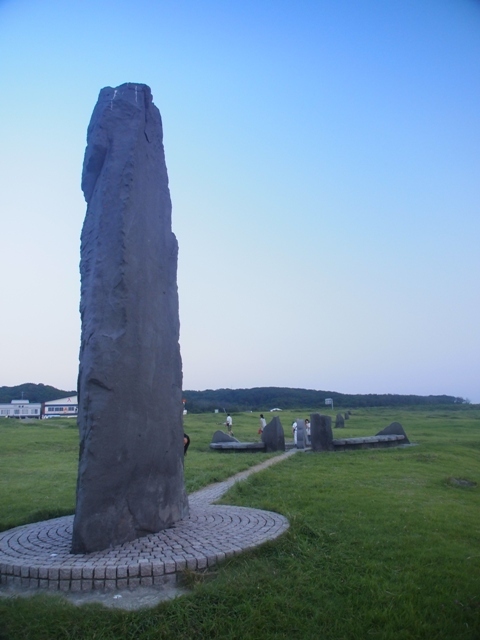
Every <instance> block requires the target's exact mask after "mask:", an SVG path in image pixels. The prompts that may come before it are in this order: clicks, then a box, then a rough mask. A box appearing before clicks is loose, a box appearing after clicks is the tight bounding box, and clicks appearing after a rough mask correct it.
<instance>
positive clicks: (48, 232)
mask: <svg viewBox="0 0 480 640" xmlns="http://www.w3.org/2000/svg"><path fill="white" fill-rule="evenodd" d="M479 34H480V2H478V1H477V0H385V1H383V0H335V2H334V1H332V0H328V1H327V0H298V1H296V2H287V1H286V0H283V1H282V0H276V1H273V0H255V1H253V0H242V2H233V1H229V0H202V2H200V1H194V0H190V1H186V0H165V1H161V0H157V1H155V2H154V1H153V0H136V1H135V2H134V1H133V0H123V1H122V0H116V1H115V2H114V1H113V0H102V2H98V0H82V1H80V0H72V1H71V2H68V3H67V2H64V1H63V0H0V74H1V77H2V81H3V82H2V84H3V88H4V92H3V99H2V100H1V102H0V123H1V125H0V128H1V143H0V212H1V220H2V224H1V236H2V240H3V242H2V251H1V253H0V261H1V269H0V274H1V275H0V277H1V291H2V296H3V305H2V309H3V313H2V321H1V331H0V340H1V348H0V352H1V359H0V386H1V385H8V386H13V385H16V384H20V383H23V382H37V383H38V382H42V383H45V384H51V385H53V386H56V387H59V388H63V389H74V388H75V386H76V376H77V371H78V350H79V340H80V319H79V313H78V305H79V290H80V284H79V270H78V265H79V238H80V231H81V227H82V223H83V218H84V216H85V210H86V205H85V202H84V199H83V195H82V193H81V190H80V178H81V170H82V162H83V154H84V151H85V144H86V130H87V126H88V122H89V119H90V116H91V113H92V110H93V107H94V105H95V102H96V100H97V97H98V93H99V91H100V89H101V88H102V87H105V86H117V85H119V84H122V83H124V82H139V83H140V82H142V83H145V84H148V85H149V86H150V87H151V89H152V93H153V96H154V102H155V104H156V105H157V107H158V108H159V109H160V112H161V114H162V119H163V125H164V144H165V155H166V162H167V167H168V172H169V178H170V190H171V197H172V203H173V230H174V232H175V234H176V235H177V238H178V241H179V246H180V251H179V270H178V286H179V296H180V321H181V335H180V345H181V352H182V358H183V372H184V388H185V389H207V388H213V389H215V388H220V387H231V388H242V387H247V388H248V387H256V386H285V387H302V388H310V389H323V390H331V391H339V392H343V393H402V394H403V393H412V394H420V395H429V394H435V395H436V394H448V395H455V396H461V397H464V398H469V399H470V400H471V401H472V402H480V336H479V329H478V327H479V320H478V318H479V317H480V294H479V284H478V280H479V274H480V252H479V247H478V245H479V238H480V222H479V220H480V215H479V214H480V180H479V176H480V154H479V149H480V117H479V104H480V38H479Z"/></svg>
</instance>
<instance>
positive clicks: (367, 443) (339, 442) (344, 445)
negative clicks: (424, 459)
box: [333, 435, 408, 451]
mask: <svg viewBox="0 0 480 640" xmlns="http://www.w3.org/2000/svg"><path fill="white" fill-rule="evenodd" d="M399 444H408V442H405V436H403V435H377V436H365V437H361V438H334V440H333V448H334V450H335V451H344V450H346V449H375V448H378V447H396V446H398V445H399Z"/></svg>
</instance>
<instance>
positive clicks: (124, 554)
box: [0, 454, 289, 592]
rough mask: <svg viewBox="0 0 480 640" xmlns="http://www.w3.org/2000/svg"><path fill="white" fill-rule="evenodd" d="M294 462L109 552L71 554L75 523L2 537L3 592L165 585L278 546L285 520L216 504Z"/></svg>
mask: <svg viewBox="0 0 480 640" xmlns="http://www.w3.org/2000/svg"><path fill="white" fill-rule="evenodd" d="M288 455H289V454H284V455H282V456H277V457H275V458H271V459H269V460H267V461H266V462H264V463H262V464H260V465H257V466H256V467H253V468H251V469H248V470H247V471H244V472H242V473H239V474H237V475H236V476H233V477H232V478H229V479H228V480H226V481H225V482H219V483H217V484H215V485H210V486H209V487H206V488H205V489H202V490H200V491H197V492H196V493H193V494H191V495H190V496H189V503H190V516H189V517H188V518H187V519H185V520H181V521H179V522H177V523H176V524H175V525H174V526H173V527H172V528H170V529H166V530H164V531H160V532H159V533H156V534H150V535H148V536H145V537H143V538H137V539H136V540H133V541H132V542H129V543H125V544H123V545H119V546H116V547H114V548H112V549H108V550H105V551H99V552H95V553H89V554H71V553H70V545H71V539H72V525H73V516H64V517H62V518H56V519H54V520H46V521H44V522H37V523H34V524H29V525H24V526H22V527H16V528H15V529H10V530H8V531H4V532H2V533H0V584H1V585H2V586H6V587H21V588H44V589H51V590H55V591H58V590H60V591H64V592H67V591H71V592H80V591H91V590H97V589H98V590H113V589H126V588H129V589H131V588H133V587H137V586H154V585H164V584H165V583H166V582H168V581H169V580H172V579H175V577H176V575H177V574H178V573H180V572H182V571H185V570H186V569H190V570H192V571H195V570H198V569H205V568H207V567H210V566H212V565H214V564H215V563H216V562H218V561H221V560H224V559H225V558H228V557H230V556H233V555H235V554H238V553H241V552H243V551H246V550H247V549H253V548H254V547H257V546H258V545H260V544H262V543H264V542H267V541H268V540H274V539H275V538H277V537H278V536H279V535H281V534H282V533H283V532H284V531H286V530H287V529H288V527H289V523H288V520H287V519H286V518H285V517H284V516H282V515H280V514H277V513H272V512H270V511H262V510H260V509H250V508H246V507H234V506H223V505H213V504H211V503H212V502H213V501H215V500H217V499H218V498H219V497H220V496H221V495H223V493H225V492H226V491H227V489H229V488H230V487H231V486H232V485H233V484H234V483H235V482H238V481H239V480H242V479H244V478H246V477H247V476H248V475H250V473H254V472H255V471H259V470H260V469H263V468H265V467H267V466H270V465H271V464H275V463H276V462H279V461H280V460H281V459H283V458H284V457H285V456H288Z"/></svg>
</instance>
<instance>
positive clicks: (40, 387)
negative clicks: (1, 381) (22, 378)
mask: <svg viewBox="0 0 480 640" xmlns="http://www.w3.org/2000/svg"><path fill="white" fill-rule="evenodd" d="M75 395H77V392H76V391H62V390H61V389H55V387H49V386H48V385H46V384H33V382H26V383H25V384H19V385H17V386H16V387H0V402H2V403H7V404H8V403H9V402H11V401H12V400H28V401H29V402H50V400H59V399H60V398H67V397H68V396H75Z"/></svg>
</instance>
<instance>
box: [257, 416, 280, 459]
mask: <svg viewBox="0 0 480 640" xmlns="http://www.w3.org/2000/svg"><path fill="white" fill-rule="evenodd" d="M262 442H264V443H265V451H267V452H269V451H285V433H284V431H283V427H282V423H281V422H280V418H279V417H278V416H275V418H273V420H271V421H270V422H269V423H268V424H267V425H266V426H265V427H264V428H263V431H262Z"/></svg>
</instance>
